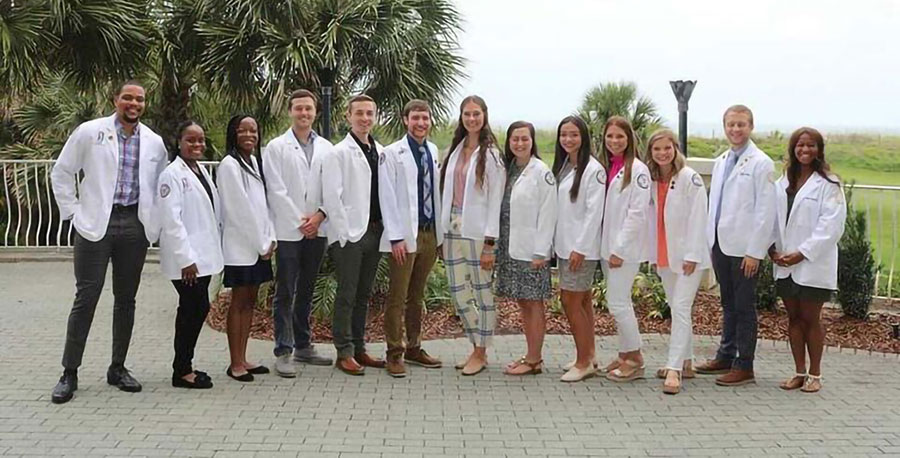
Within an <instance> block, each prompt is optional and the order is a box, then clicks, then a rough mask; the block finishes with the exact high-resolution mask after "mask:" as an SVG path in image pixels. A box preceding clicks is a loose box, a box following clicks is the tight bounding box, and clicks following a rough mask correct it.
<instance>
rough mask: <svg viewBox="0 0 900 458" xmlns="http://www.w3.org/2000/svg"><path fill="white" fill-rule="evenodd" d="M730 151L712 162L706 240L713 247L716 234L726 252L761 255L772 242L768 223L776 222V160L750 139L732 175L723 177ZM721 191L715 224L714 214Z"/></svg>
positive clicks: (766, 251)
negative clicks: (719, 210) (719, 214)
mask: <svg viewBox="0 0 900 458" xmlns="http://www.w3.org/2000/svg"><path fill="white" fill-rule="evenodd" d="M731 154H734V151H732V150H728V151H726V152H725V153H723V154H721V155H720V156H719V157H718V158H716V162H715V165H714V166H713V174H712V182H711V183H710V192H709V219H708V220H707V222H706V239H707V240H706V243H707V244H708V245H709V247H710V249H712V247H713V246H714V245H715V243H716V236H717V235H718V240H719V249H720V250H722V253H723V254H725V255H726V256H731V257H736V258H743V257H744V256H750V257H751V258H755V259H763V258H764V257H765V256H766V254H767V253H768V250H769V246H771V245H772V230H771V227H772V225H773V224H774V222H775V186H774V183H775V178H776V175H775V164H774V163H773V162H772V159H769V156H766V153H764V152H762V150H760V149H759V148H757V147H756V145H755V144H754V143H753V142H752V141H750V143H749V145H748V146H747V150H746V151H744V154H743V155H741V157H740V158H739V159H738V161H737V164H735V166H734V168H733V169H731V175H730V176H728V177H725V176H723V175H724V174H725V164H726V161H727V160H728V156H729V155H731ZM723 180H724V187H723V185H722V183H723ZM723 195H724V196H725V198H724V200H723V201H722V215H721V216H720V217H719V225H718V228H717V227H716V214H717V213H718V207H719V200H720V199H722V196H723Z"/></svg>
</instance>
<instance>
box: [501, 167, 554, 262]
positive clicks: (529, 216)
mask: <svg viewBox="0 0 900 458" xmlns="http://www.w3.org/2000/svg"><path fill="white" fill-rule="evenodd" d="M555 230H556V179H555V178H554V177H553V172H551V171H550V168H549V167H547V164H544V161H542V160H540V158H537V157H533V156H532V157H531V159H529V161H528V164H526V165H525V169H524V170H522V173H521V174H519V177H518V178H517V179H516V182H515V183H513V186H512V190H511V191H510V194H509V257H511V258H513V259H516V260H519V261H531V260H532V259H550V255H551V253H552V249H553V234H554V232H555Z"/></svg>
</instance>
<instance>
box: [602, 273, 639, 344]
mask: <svg viewBox="0 0 900 458" xmlns="http://www.w3.org/2000/svg"><path fill="white" fill-rule="evenodd" d="M600 266H601V268H602V269H603V277H604V278H606V306H607V307H608V308H609V313H611V314H612V316H613V318H615V319H616V328H618V331H619V352H621V353H626V352H629V351H635V350H640V349H641V331H640V329H638V322H637V318H636V317H635V316H634V304H632V303H631V287H632V285H634V276H635V275H637V273H638V269H640V267H641V265H640V263H636V262H626V263H624V264H622V266H621V267H618V268H616V269H610V268H609V262H607V261H601V263H600Z"/></svg>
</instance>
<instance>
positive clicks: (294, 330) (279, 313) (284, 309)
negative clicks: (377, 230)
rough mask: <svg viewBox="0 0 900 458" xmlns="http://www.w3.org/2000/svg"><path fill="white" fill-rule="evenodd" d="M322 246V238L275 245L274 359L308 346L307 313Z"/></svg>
mask: <svg viewBox="0 0 900 458" xmlns="http://www.w3.org/2000/svg"><path fill="white" fill-rule="evenodd" d="M325 245H326V239H325V237H318V238H315V239H303V240H300V241H287V240H280V241H279V242H278V250H277V251H275V261H276V265H277V266H278V270H277V273H276V277H277V279H278V281H277V282H276V286H275V298H274V300H273V301H272V315H273V317H274V318H275V356H281V355H284V354H288V353H290V352H291V351H293V350H294V349H295V348H296V349H297V350H302V349H304V348H306V347H309V345H310V338H311V337H312V333H311V332H310V329H309V313H310V311H311V310H312V301H313V291H314V290H315V288H316V277H317V276H318V275H319V267H320V266H321V265H322V258H323V257H324V256H325Z"/></svg>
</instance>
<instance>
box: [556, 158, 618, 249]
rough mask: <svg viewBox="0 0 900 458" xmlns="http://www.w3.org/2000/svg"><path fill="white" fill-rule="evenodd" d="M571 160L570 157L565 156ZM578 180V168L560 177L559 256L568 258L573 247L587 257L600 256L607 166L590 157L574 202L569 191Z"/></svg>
mask: <svg viewBox="0 0 900 458" xmlns="http://www.w3.org/2000/svg"><path fill="white" fill-rule="evenodd" d="M566 160H567V161H568V159H566ZM574 183H575V169H572V172H571V173H569V174H568V175H566V176H564V177H562V179H561V180H560V181H559V188H558V190H557V197H556V199H557V200H556V202H557V217H556V235H555V237H554V239H553V240H554V242H553V245H554V248H555V249H556V256H557V257H558V258H560V259H569V255H571V254H572V252H573V251H575V252H577V253H579V254H582V255H584V258H585V259H586V260H588V261H598V260H600V232H601V229H602V224H603V208H604V206H605V205H606V169H605V168H604V167H603V165H602V164H600V161H598V160H597V159H595V158H593V157H591V158H590V160H588V163H587V165H586V166H585V168H584V173H583V174H582V175H581V185H580V186H579V188H578V197H577V198H576V199H575V202H572V199H571V198H570V197H569V191H570V190H571V189H572V186H573V185H574Z"/></svg>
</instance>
